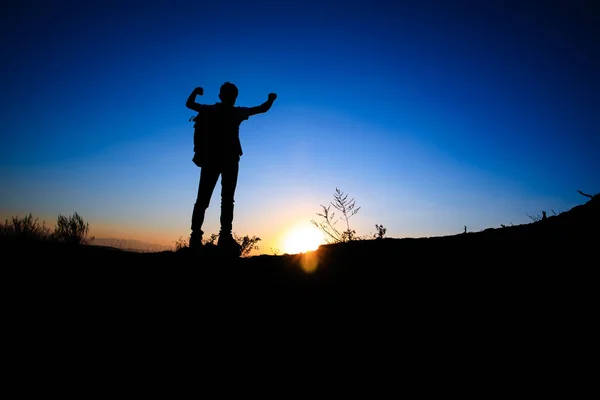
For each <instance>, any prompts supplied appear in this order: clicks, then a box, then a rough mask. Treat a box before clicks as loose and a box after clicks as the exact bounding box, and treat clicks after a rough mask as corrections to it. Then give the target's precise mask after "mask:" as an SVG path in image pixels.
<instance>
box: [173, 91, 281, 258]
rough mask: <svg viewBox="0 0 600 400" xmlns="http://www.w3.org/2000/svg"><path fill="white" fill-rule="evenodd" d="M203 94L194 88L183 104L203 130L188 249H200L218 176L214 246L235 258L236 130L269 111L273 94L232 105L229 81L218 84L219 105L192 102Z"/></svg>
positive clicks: (239, 148) (233, 93)
mask: <svg viewBox="0 0 600 400" xmlns="http://www.w3.org/2000/svg"><path fill="white" fill-rule="evenodd" d="M203 94H204V90H203V89H202V88H201V87H197V88H195V89H194V90H193V91H192V93H191V94H190V96H189V97H188V99H187V102H186V103H185V105H186V107H187V108H189V109H191V110H194V111H197V112H198V116H197V117H196V124H198V123H200V122H199V121H204V124H205V126H206V129H207V131H206V135H205V136H204V137H205V140H204V142H203V144H202V148H199V149H198V148H195V149H194V150H195V152H196V154H195V155H194V162H195V163H196V165H198V166H200V168H201V169H200V182H199V184H198V195H197V197H196V203H195V204H194V210H193V212H192V226H191V229H192V233H191V235H190V247H191V248H200V247H201V246H202V235H203V234H204V232H203V231H202V224H203V223H204V214H205V212H206V209H207V208H208V206H209V203H210V199H211V197H212V194H213V191H214V190H215V186H216V184H217V180H218V179H219V176H221V217H220V222H221V229H220V232H219V240H218V243H217V245H218V246H220V247H226V248H230V249H233V250H234V251H235V252H237V253H238V255H239V253H240V250H241V249H240V246H239V244H238V243H237V242H236V241H235V239H234V238H233V236H232V224H233V203H234V196H235V188H236V186H237V179H238V170H239V161H240V156H241V155H242V145H241V143H240V137H239V128H240V125H241V123H242V122H243V121H245V120H247V119H248V118H249V117H250V116H252V115H256V114H261V113H265V112H267V111H269V109H270V108H271V106H272V105H273V102H274V101H275V99H276V98H277V95H276V94H275V93H269V96H268V100H267V101H265V102H264V103H263V104H261V105H259V106H255V107H238V106H235V101H236V99H237V96H238V88H237V87H236V86H235V85H234V84H233V83H231V82H225V83H224V84H223V85H221V89H220V92H219V99H220V100H221V101H220V102H217V103H215V104H211V105H204V104H198V103H196V95H200V96H202V95H203ZM195 145H196V144H195Z"/></svg>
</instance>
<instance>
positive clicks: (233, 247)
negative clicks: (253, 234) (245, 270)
mask: <svg viewBox="0 0 600 400" xmlns="http://www.w3.org/2000/svg"><path fill="white" fill-rule="evenodd" d="M217 246H218V247H219V249H222V250H225V251H226V252H227V253H229V254H232V255H235V256H236V257H239V256H240V255H241V254H242V246H240V244H239V243H238V242H236V241H235V239H234V238H233V236H231V234H219V241H218V242H217Z"/></svg>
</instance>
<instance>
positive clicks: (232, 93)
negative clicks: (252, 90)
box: [219, 82, 238, 103]
mask: <svg viewBox="0 0 600 400" xmlns="http://www.w3.org/2000/svg"><path fill="white" fill-rule="evenodd" d="M219 96H220V97H221V100H223V101H231V102H232V103H233V102H235V99H236V98H237V96H238V88H237V86H235V85H234V84H233V83H231V82H225V83H224V84H222V85H221V90H220V92H219Z"/></svg>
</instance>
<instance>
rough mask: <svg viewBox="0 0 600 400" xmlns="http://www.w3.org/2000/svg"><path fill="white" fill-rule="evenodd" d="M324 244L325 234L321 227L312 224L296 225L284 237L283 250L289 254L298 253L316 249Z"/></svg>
mask: <svg viewBox="0 0 600 400" xmlns="http://www.w3.org/2000/svg"><path fill="white" fill-rule="evenodd" d="M322 244H323V235H322V233H321V232H320V231H319V229H318V228H317V227H315V226H311V225H296V226H295V227H293V228H292V229H290V230H289V231H288V232H287V234H286V235H285V237H284V239H283V251H284V253H287V254H298V253H304V252H307V251H312V250H316V249H317V248H318V247H319V246H320V245H322Z"/></svg>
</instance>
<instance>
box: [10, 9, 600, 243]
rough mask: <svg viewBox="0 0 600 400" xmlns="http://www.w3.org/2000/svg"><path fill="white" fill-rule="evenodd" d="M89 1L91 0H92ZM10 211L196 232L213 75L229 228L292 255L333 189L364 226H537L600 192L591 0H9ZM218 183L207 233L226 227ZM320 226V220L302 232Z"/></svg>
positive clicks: (107, 231)
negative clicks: (197, 133) (244, 116)
mask: <svg viewBox="0 0 600 400" xmlns="http://www.w3.org/2000/svg"><path fill="white" fill-rule="evenodd" d="M92 4H93V5H92ZM7 10H8V12H3V14H2V16H1V17H0V18H1V19H2V21H1V22H2V27H1V28H0V29H1V32H2V38H1V39H0V40H1V42H0V43H1V46H2V54H3V62H2V74H1V77H0V79H1V80H2V82H1V83H2V88H3V90H2V92H1V94H0V101H1V103H0V106H1V107H0V110H1V111H0V112H1V113H2V115H1V119H0V121H1V124H2V130H1V131H0V184H1V187H2V191H1V193H0V217H2V219H3V220H4V219H6V218H9V217H11V216H21V215H27V214H29V213H31V214H33V215H34V216H38V217H39V218H40V219H42V220H45V221H46V222H47V224H48V225H50V226H53V224H54V223H55V221H56V218H57V216H58V215H59V214H62V215H70V214H72V213H73V212H78V213H79V214H80V215H81V216H82V217H83V218H84V219H85V220H86V221H87V222H89V224H90V227H91V233H92V234H93V235H94V236H96V237H117V238H127V239H139V240H144V241H148V242H151V243H157V244H167V245H168V244H173V243H174V241H175V240H177V239H178V238H179V237H180V236H183V237H187V236H188V235H189V233H190V217H191V211H192V207H193V204H194V201H195V196H196V191H197V185H198V177H199V171H200V170H199V169H198V168H197V167H196V166H195V165H194V164H193V163H192V161H191V158H192V155H193V154H192V148H193V144H192V135H193V128H192V123H191V122H189V121H188V119H189V118H190V117H191V116H192V115H194V112H192V111H191V110H189V109H187V108H186V107H185V100H186V99H187V97H188V95H189V94H190V93H191V91H192V90H193V88H194V87H196V86H201V87H203V88H204V93H205V94H204V96H202V97H199V98H198V100H199V101H201V102H205V103H214V102H216V101H218V97H217V94H218V90H219V87H220V85H221V84H222V83H223V82H225V81H231V82H234V83H235V84H236V85H237V86H238V88H239V91H240V94H239V97H238V101H237V105H240V106H254V105H258V104H261V103H262V102H264V101H265V100H266V99H267V95H268V93H270V92H275V93H277V94H278V98H277V100H276V101H275V104H274V105H273V107H272V108H271V110H270V111H269V112H268V113H266V114H261V115H257V116H254V117H251V118H250V120H248V121H246V122H244V123H243V124H242V126H241V128H240V137H241V141H242V146H243V149H244V155H243V156H242V159H241V163H240V176H239V181H238V187H237V192H236V209H235V219H234V229H233V230H234V232H236V233H237V234H239V235H250V236H259V237H260V238H261V239H262V240H261V242H259V246H260V248H261V249H260V252H261V253H267V254H271V253H273V252H279V253H282V252H283V251H285V249H284V244H283V240H284V237H285V236H286V235H287V234H288V233H289V232H290V231H291V230H293V229H294V227H298V226H304V227H310V226H312V224H311V223H310V221H311V220H319V217H318V216H317V215H316V214H317V213H318V212H321V211H322V209H321V205H327V204H329V202H330V201H332V200H333V194H334V192H335V189H336V188H339V189H340V190H342V191H343V192H345V193H347V194H348V195H349V197H350V198H354V199H355V201H356V205H357V206H360V207H361V209H360V211H359V212H358V214H356V215H355V216H354V217H352V219H351V220H350V222H351V226H352V228H353V229H355V230H356V231H357V233H358V234H359V235H366V234H370V233H374V232H375V224H380V225H383V226H384V227H385V228H386V229H387V233H386V236H387V237H398V238H401V237H424V236H442V235H451V234H456V233H461V232H462V231H463V229H464V226H467V229H468V230H469V231H473V232H474V231H479V230H483V229H486V228H490V227H500V225H501V224H504V225H510V224H521V223H529V222H531V218H530V216H532V215H539V214H541V212H542V210H546V211H547V212H548V213H549V215H552V211H554V212H556V213H559V212H562V211H566V210H568V209H570V208H572V207H573V206H575V205H578V204H582V203H583V202H585V200H586V199H585V198H584V197H582V196H581V195H579V194H578V193H577V190H582V191H583V192H586V193H590V194H595V193H597V192H598V191H599V190H600V176H599V172H600V157H598V155H597V154H598V149H599V148H600V139H599V137H600V135H599V134H598V126H599V125H600V112H599V110H600V108H599V106H600V100H599V99H600V98H599V97H598V92H599V89H600V79H599V76H600V74H599V72H598V71H600V28H599V27H600V13H599V11H598V10H599V6H597V5H594V2H593V1H563V2H557V1H544V2H539V1H536V2H533V1H483V0H481V1H475V0H473V1H462V0H461V1H427V0H424V1H393V2H392V1H387V2H386V1H368V2H367V1H347V2H339V1H335V2H334V1H312V0H307V1H298V2H295V1H290V2H268V1H254V2H248V3H245V2H236V1H233V2H212V3H210V4H206V3H205V2H180V1H145V2H141V1H106V2H97V3H88V2H76V1H71V2H66V1H27V0H25V1H9V2H8V6H7ZM219 189H220V183H219V184H218V186H217V189H216V190H215V193H214V195H213V198H212V201H211V207H210V208H209V211H208V212H207V217H206V223H205V229H204V230H205V231H206V232H215V233H216V232H218V228H219V226H218V220H219V203H220V199H219V195H220V193H219ZM314 229H316V227H315V228H314Z"/></svg>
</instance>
